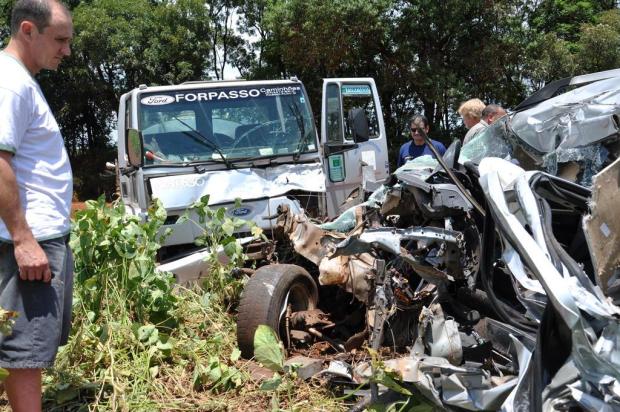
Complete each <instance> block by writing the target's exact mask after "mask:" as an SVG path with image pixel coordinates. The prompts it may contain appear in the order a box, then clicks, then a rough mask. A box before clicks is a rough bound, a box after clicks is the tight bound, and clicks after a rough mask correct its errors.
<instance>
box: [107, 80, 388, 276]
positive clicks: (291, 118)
mask: <svg viewBox="0 0 620 412" xmlns="http://www.w3.org/2000/svg"><path fill="white" fill-rule="evenodd" d="M118 113H119V116H118V133H119V135H118V159H117V165H118V171H119V172H118V174H119V186H120V194H121V199H122V201H123V202H124V204H125V206H126V210H128V211H129V212H130V213H132V214H136V215H139V216H146V211H147V208H148V205H149V204H150V202H151V200H152V199H155V198H157V199H159V200H160V201H161V202H162V203H163V206H164V207H165V209H166V212H167V219H166V222H165V224H164V227H163V228H162V230H167V229H171V234H170V235H169V236H168V237H166V239H165V243H164V244H163V247H162V249H161V250H160V260H161V261H162V262H164V263H165V264H164V265H162V266H161V269H162V270H167V271H170V272H173V273H174V274H175V276H176V277H177V280H178V281H179V282H187V281H190V280H193V279H197V278H199V277H200V276H202V275H204V274H206V273H208V268H205V264H206V263H205V262H203V259H202V257H203V255H201V254H200V253H195V252H196V250H197V249H198V248H197V247H196V246H195V245H194V240H195V239H196V237H198V236H199V235H200V234H201V233H200V231H201V229H200V228H199V227H198V226H197V225H195V224H192V222H191V221H190V220H191V219H193V220H195V221H197V220H198V219H197V217H196V216H195V213H193V214H192V211H191V210H190V211H189V212H190V220H185V219H179V218H180V217H181V216H182V215H184V214H185V213H186V211H188V209H189V208H190V207H191V205H193V204H194V203H195V202H196V201H198V200H199V199H201V198H202V197H203V196H205V195H209V206H210V207H214V208H220V207H224V208H226V213H227V214H228V215H229V216H233V217H237V218H241V219H244V220H246V221H253V223H254V224H256V225H257V226H258V227H260V228H262V229H263V231H264V233H265V234H267V235H268V236H270V235H271V233H272V231H273V228H274V223H275V220H273V219H271V218H270V217H271V216H273V215H275V214H276V211H277V208H278V207H279V206H281V205H287V207H288V208H289V209H290V210H291V211H293V212H294V213H306V214H308V215H309V216H313V217H316V218H322V219H325V218H328V217H335V216H337V215H338V214H339V213H340V210H339V205H340V204H341V203H343V201H345V199H346V198H347V196H348V195H349V194H350V193H351V192H352V191H354V190H355V189H356V188H359V187H361V186H364V187H366V186H367V185H373V184H374V185H378V184H377V183H376V182H382V181H383V180H384V179H385V178H386V177H387V176H388V174H389V164H388V159H387V143H386V133H385V126H384V123H383V114H382V111H381V105H380V102H379V98H378V93H377V88H376V85H375V82H374V81H373V79H370V78H347V79H325V80H324V84H323V104H322V107H321V129H320V131H321V133H320V134H319V133H317V129H316V127H315V121H314V117H313V113H312V109H311V107H310V101H309V99H308V96H307V94H306V91H305V88H304V86H303V84H302V83H301V82H300V81H299V80H297V79H296V78H291V79H290V80H278V81H276V80H274V81H204V82H188V83H184V84H181V85H172V86H153V87H147V86H145V85H142V86H140V87H138V88H136V89H134V90H132V91H130V92H128V93H126V94H124V95H123V96H122V97H121V100H120V106H119V112H118ZM368 187H370V186H368ZM237 200H241V202H242V204H241V205H240V206H239V205H238V204H236V201H237ZM241 232H242V231H241ZM238 235H239V236H242V235H243V233H239V234H238ZM250 248H251V252H253V255H252V257H253V258H254V259H256V260H261V259H266V258H270V256H272V254H273V249H272V248H271V245H265V244H262V245H261V244H253V245H251V246H250ZM204 253H208V252H204ZM204 253H203V254H204ZM166 262H169V263H166Z"/></svg>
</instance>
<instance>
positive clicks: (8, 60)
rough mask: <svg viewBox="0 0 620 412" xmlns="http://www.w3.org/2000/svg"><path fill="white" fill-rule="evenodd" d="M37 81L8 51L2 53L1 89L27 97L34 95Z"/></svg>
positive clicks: (0, 66) (0, 57)
mask: <svg viewBox="0 0 620 412" xmlns="http://www.w3.org/2000/svg"><path fill="white" fill-rule="evenodd" d="M36 87H37V86H36V82H35V81H34V79H33V78H32V76H30V74H28V72H27V71H26V70H25V69H24V68H23V66H22V65H21V64H20V63H19V62H18V61H17V60H15V58H13V57H11V56H8V55H7V54H6V53H0V89H1V90H3V91H5V92H9V93H12V94H14V95H17V96H19V97H22V98H26V97H28V96H30V95H32V90H33V89H35V88H36Z"/></svg>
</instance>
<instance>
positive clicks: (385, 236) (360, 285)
mask: <svg viewBox="0 0 620 412" xmlns="http://www.w3.org/2000/svg"><path fill="white" fill-rule="evenodd" d="M618 76H620V71H611V72H605V73H598V74H593V75H588V76H582V77H579V78H573V79H569V80H568V81H560V82H556V83H553V84H550V86H549V87H550V88H551V89H553V88H555V90H551V91H550V89H547V88H545V89H542V90H541V91H539V92H538V93H536V94H535V95H533V96H532V97H530V98H529V99H527V100H526V101H525V102H523V103H522V104H521V105H520V106H519V107H518V108H517V111H516V113H514V114H511V115H509V116H506V117H504V118H502V119H500V120H498V121H497V122H495V123H494V124H493V125H491V126H490V127H489V128H488V129H487V130H486V131H485V132H484V133H482V134H481V135H479V136H477V137H476V138H475V139H473V140H472V141H471V142H469V143H468V144H467V145H465V146H464V147H462V148H461V146H460V142H455V143H453V144H452V145H451V146H450V147H449V149H448V150H447V152H446V154H445V155H444V156H443V158H441V159H438V160H439V162H438V161H437V160H434V159H432V158H431V157H430V156H424V157H421V158H417V159H414V160H413V161H410V162H408V163H407V164H405V165H404V166H402V167H401V168H400V169H398V170H397V171H396V172H394V174H393V175H392V176H391V178H390V180H389V181H388V182H386V183H385V184H384V185H383V186H382V187H381V188H379V189H378V190H376V191H375V192H373V193H372V194H370V196H368V197H367V199H366V200H365V201H363V202H361V203H360V204H358V205H355V206H353V207H351V208H349V209H348V210H346V211H345V212H344V213H342V214H341V215H340V216H339V217H338V218H337V219H336V220H334V221H331V222H328V223H323V224H317V223H314V222H313V221H311V220H310V219H309V218H308V217H307V216H305V215H304V214H303V213H302V214H294V213H292V212H291V211H290V209H288V208H287V207H286V206H284V207H280V208H279V210H278V215H277V227H278V230H279V232H280V238H281V239H283V240H282V242H288V243H289V244H290V245H291V247H292V248H293V249H294V251H295V252H296V254H297V255H298V256H300V257H302V258H299V259H297V260H296V262H295V263H297V264H277V263H275V264H271V265H267V266H263V267H261V268H259V269H258V270H257V271H256V272H255V273H254V274H253V276H252V277H251V278H250V279H249V281H248V283H247V284H246V287H245V290H244V293H243V296H242V300H241V303H240V306H239V317H238V331H237V337H238V343H239V347H240V349H241V351H242V353H243V355H244V356H245V357H248V358H249V357H251V356H252V355H253V337H254V331H255V330H256V328H257V326H258V325H259V324H267V325H269V326H271V327H272V328H273V329H274V330H275V331H276V333H277V334H278V335H279V337H280V338H281V339H282V341H283V342H284V344H285V345H286V346H287V347H288V348H289V350H290V351H295V350H298V349H299V348H303V347H306V348H307V347H310V346H311V345H312V344H313V343H315V342H326V344H327V348H328V349H329V350H331V352H332V353H345V352H350V351H354V350H355V349H358V348H361V347H362V346H363V345H364V344H366V345H367V346H368V347H370V348H373V349H375V350H378V349H379V348H380V347H387V348H390V351H389V358H390V359H387V360H384V365H385V367H387V368H389V369H391V370H393V371H396V372H397V373H398V375H399V377H400V379H401V380H402V382H404V383H405V384H409V385H411V386H412V387H413V388H415V390H417V392H418V393H419V394H421V395H423V396H424V397H425V398H427V399H428V400H430V401H431V402H433V403H434V404H436V405H437V406H439V407H444V408H463V409H467V410H498V409H501V410H506V411H512V410H555V409H567V410H568V409H571V410H597V411H598V410H616V409H619V408H620V306H618V303H619V302H620V270H619V268H620V253H619V248H620V243H619V242H618V236H619V232H618V230H619V229H620V228H619V227H618V225H619V224H618V220H619V218H618V216H617V215H616V214H615V213H614V212H613V210H615V208H614V206H613V205H615V204H618V202H617V201H618V198H619V196H620V194H619V191H618V189H619V187H620V160H618V157H619V156H618V155H619V154H620V133H619V132H620V120H619V119H620V84H619V82H618V79H619V77H618ZM582 84H586V85H585V86H583V85H582ZM558 86H562V87H566V86H575V87H574V88H573V89H572V90H570V91H568V92H565V93H563V94H558V93H557V91H558V90H557V87H558ZM550 96H554V97H550ZM438 163H439V164H438ZM603 193H604V195H603ZM362 200H364V199H360V201H362ZM384 358H385V357H384ZM335 362H339V363H337V364H336V363H335ZM354 363H356V362H353V361H352V362H351V363H350V364H345V367H344V370H345V372H342V371H340V372H337V373H336V372H334V370H335V369H338V367H337V366H339V365H340V366H342V364H343V363H342V362H341V361H339V360H338V361H337V360H334V361H332V362H331V364H330V366H329V368H328V369H327V370H326V371H324V372H325V373H326V374H330V373H335V374H336V375H338V376H340V377H341V378H342V377H343V376H344V377H346V378H347V379H349V380H350V381H351V382H352V383H355V384H358V383H360V382H365V381H368V378H369V377H370V375H371V368H370V366H369V363H368V362H358V363H357V364H354ZM371 389H372V391H371V392H372V394H373V397H376V395H377V387H376V385H375V386H373V387H371Z"/></svg>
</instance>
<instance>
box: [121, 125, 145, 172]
mask: <svg viewBox="0 0 620 412" xmlns="http://www.w3.org/2000/svg"><path fill="white" fill-rule="evenodd" d="M125 150H126V151H127V158H128V159H129V164H130V165H131V166H133V167H142V166H143V165H144V156H143V153H144V140H143V138H142V132H140V131H139V130H136V129H127V132H126V133H125Z"/></svg>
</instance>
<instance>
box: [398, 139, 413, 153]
mask: <svg viewBox="0 0 620 412" xmlns="http://www.w3.org/2000/svg"><path fill="white" fill-rule="evenodd" d="M409 146H411V140H409V141H408V142H405V143H403V144H402V145H400V151H401V152H402V151H403V150H407V149H408V148H409Z"/></svg>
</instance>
